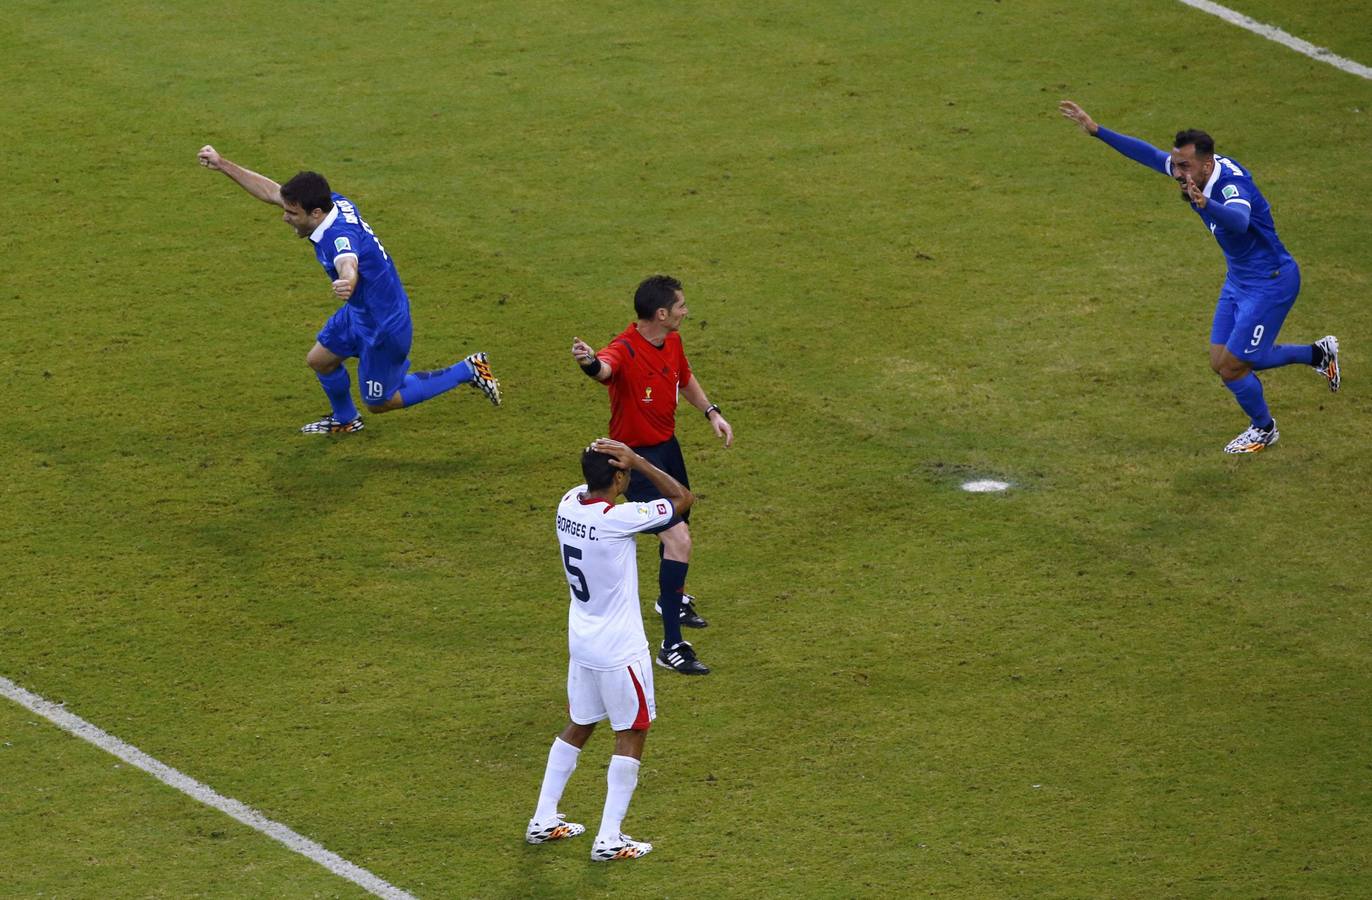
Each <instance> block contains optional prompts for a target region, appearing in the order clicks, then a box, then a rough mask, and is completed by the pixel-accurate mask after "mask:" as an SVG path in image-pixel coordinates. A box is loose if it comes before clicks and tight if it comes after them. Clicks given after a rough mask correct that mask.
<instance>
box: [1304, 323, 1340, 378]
mask: <svg viewBox="0 0 1372 900" xmlns="http://www.w3.org/2000/svg"><path fill="white" fill-rule="evenodd" d="M1315 349H1316V350H1319V351H1321V352H1322V353H1323V354H1324V358H1323V359H1316V360H1315V364H1314V365H1313V366H1312V367H1311V368H1313V369H1314V370H1315V371H1316V372H1319V373H1320V374H1321V375H1323V376H1324V377H1325V378H1327V379H1329V390H1331V391H1337V390H1338V389H1339V384H1340V383H1341V382H1342V381H1343V377H1342V375H1341V373H1340V372H1339V339H1338V338H1336V337H1334V335H1332V334H1327V335H1325V336H1324V337H1322V338H1320V339H1319V340H1318V341H1316V342H1315Z"/></svg>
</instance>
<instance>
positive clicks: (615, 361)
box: [596, 322, 691, 447]
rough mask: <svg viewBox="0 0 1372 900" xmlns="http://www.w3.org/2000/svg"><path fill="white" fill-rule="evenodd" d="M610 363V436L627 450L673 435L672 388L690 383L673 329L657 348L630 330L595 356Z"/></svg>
mask: <svg viewBox="0 0 1372 900" xmlns="http://www.w3.org/2000/svg"><path fill="white" fill-rule="evenodd" d="M596 356H597V357H598V358H599V359H602V360H604V361H605V362H607V363H609V364H610V368H611V370H612V371H611V374H610V380H609V381H607V382H605V386H606V387H607V388H609V389H610V437H611V438H612V439H614V440H616V441H622V442H623V443H625V444H628V445H629V446H630V447H647V446H649V445H651V444H660V443H662V442H663V441H665V440H667V439H669V438H670V437H671V436H672V434H673V433H674V432H675V431H676V401H677V390H678V389H679V388H680V387H681V386H682V385H684V384H689V383H690V381H691V364H690V363H688V362H687V361H686V351H685V350H683V349H682V347H681V335H680V334H678V333H677V332H675V331H673V332H672V333H671V334H669V335H667V340H665V341H663V343H662V346H661V347H654V346H653V345H652V344H650V343H648V341H647V339H646V338H644V337H643V335H641V334H639V333H638V323H637V322H631V323H629V327H628V328H626V329H624V331H623V332H622V333H621V334H620V335H619V337H617V338H615V339H614V340H613V341H611V342H610V344H609V346H607V347H606V348H605V349H604V350H601V351H600V352H599V353H597V354H596Z"/></svg>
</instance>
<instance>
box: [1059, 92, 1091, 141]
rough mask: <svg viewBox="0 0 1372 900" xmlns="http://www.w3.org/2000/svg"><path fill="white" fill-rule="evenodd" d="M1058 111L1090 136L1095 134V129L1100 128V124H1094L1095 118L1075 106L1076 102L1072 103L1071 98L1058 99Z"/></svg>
mask: <svg viewBox="0 0 1372 900" xmlns="http://www.w3.org/2000/svg"><path fill="white" fill-rule="evenodd" d="M1058 112H1060V113H1062V114H1063V115H1064V116H1066V117H1067V118H1069V119H1071V120H1072V121H1073V122H1076V123H1077V124H1078V125H1080V126H1081V130H1082V131H1084V132H1086V133H1087V134H1089V135H1091V136H1092V137H1094V136H1095V134H1096V129H1098V128H1100V126H1099V125H1097V124H1096V120H1095V119H1093V118H1091V117H1090V116H1088V115H1087V114H1086V110H1084V109H1082V108H1081V107H1080V106H1077V104H1075V103H1073V102H1072V101H1071V100H1062V101H1060V102H1059V103H1058Z"/></svg>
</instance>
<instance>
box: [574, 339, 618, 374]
mask: <svg viewBox="0 0 1372 900" xmlns="http://www.w3.org/2000/svg"><path fill="white" fill-rule="evenodd" d="M572 358H573V359H575V360H576V364H577V365H578V366H581V371H583V372H585V373H586V374H587V375H588V376H590V377H591V378H594V379H595V380H596V381H609V380H610V373H611V371H613V370H612V369H611V368H610V364H609V363H607V362H605V360H603V359H599V358H598V357H597V356H596V355H595V350H593V349H592V348H591V345H590V344H588V343H586V342H585V341H583V340H582V339H581V338H579V337H574V338H572Z"/></svg>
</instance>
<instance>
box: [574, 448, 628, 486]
mask: <svg viewBox="0 0 1372 900" xmlns="http://www.w3.org/2000/svg"><path fill="white" fill-rule="evenodd" d="M610 459H611V457H610V456H609V455H608V454H605V453H600V452H597V451H595V450H592V449H591V448H590V447H587V448H586V449H585V450H583V451H581V474H582V475H583V476H584V477H585V478H586V487H587V488H588V489H589V490H592V491H603V490H605V488H607V487H609V486H610V485H612V484H614V483H615V473H616V472H622V471H624V470H623V469H617V468H615V467H614V466H612V465H610Z"/></svg>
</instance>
